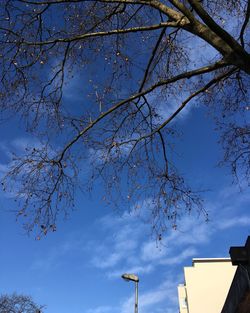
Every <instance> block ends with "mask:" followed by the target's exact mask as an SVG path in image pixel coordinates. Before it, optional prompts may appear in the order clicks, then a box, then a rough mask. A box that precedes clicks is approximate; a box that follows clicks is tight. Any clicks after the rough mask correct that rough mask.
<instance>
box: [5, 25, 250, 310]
mask: <svg viewBox="0 0 250 313" xmlns="http://www.w3.org/2000/svg"><path fill="white" fill-rule="evenodd" d="M231 24H233V23H232V22H231ZM132 38H133V37H132ZM185 38H186V37H185ZM186 40H190V38H186ZM134 44H135V43H134ZM203 44H204V43H203ZM203 44H202V46H201V42H200V41H199V40H198V41H195V40H194V39H193V40H192V41H189V45H190V46H188V50H187V51H188V52H189V53H190V55H189V57H190V60H191V63H190V64H189V68H193V67H194V66H195V67H196V66H199V65H200V64H199V63H200V62H201V61H202V62H201V63H202V64H203V63H204V62H205V63H206V61H207V60H209V59H213V58H214V56H215V55H214V50H213V49H211V48H207V46H205V47H203ZM137 45H138V46H139V45H140V43H139V41H138V43H137ZM194 47H195V48H196V49H193V48H194ZM134 48H135V49H136V47H134ZM198 49H200V51H199V53H201V57H200V58H198V57H197V55H196V51H197V50H198ZM125 50H126V47H125ZM127 50H128V49H127ZM126 52H128V55H129V52H130V51H126ZM133 52H134V50H133V49H131V54H132V53H133ZM144 53H145V52H144V51H141V55H140V54H139V60H141V59H143V57H144ZM132 55H133V54H132ZM94 57H95V62H94V65H92V67H91V66H89V67H90V68H91V71H92V72H90V69H89V67H88V65H86V66H85V65H84V70H83V69H82V68H81V70H82V72H81V74H82V75H81V74H77V73H73V74H75V77H74V78H73V79H71V80H70V81H69V82H68V85H66V86H65V89H64V91H65V94H64V100H65V104H66V105H65V108H66V109H68V110H71V111H70V112H72V111H76V112H77V113H79V112H78V110H79V107H80V108H81V110H85V108H86V107H91V106H94V105H93V103H91V102H90V101H88V100H87V99H88V98H87V94H88V93H90V92H93V90H94V87H93V85H94V83H95V81H94V82H93V81H92V82H91V81H90V80H89V79H88V78H89V77H90V76H91V78H93V80H95V79H96V80H97V82H98V80H103V81H105V80H106V78H107V77H106V76H105V75H99V72H98V71H97V70H100V72H105V73H106V74H107V73H109V72H110V71H111V72H112V68H111V69H108V68H109V63H107V65H105V66H104V65H103V64H104V63H105V62H104V63H103V60H102V59H105V56H104V55H102V54H99V55H95V56H94ZM50 61H51V63H52V61H54V60H53V59H51V60H50ZM107 62H108V61H107ZM99 63H100V64H101V65H102V66H101V67H100V69H99ZM39 66H40V65H39ZM42 66H43V65H42ZM77 66H78V65H75V67H77ZM86 68H87V69H86ZM77 69H78V68H76V70H77ZM47 70H48V68H47ZM74 70H75V68H74ZM136 71H137V70H135V72H134V73H133V74H135V77H137V75H138V73H137V72H136ZM48 72H49V70H48ZM83 72H84V73H83ZM98 75H99V76H98ZM83 76H84V77H83ZM124 85H126V88H125V87H124ZM118 86H122V88H124V89H121V90H120V89H117V90H116V91H117V95H114V97H117V98H119V97H120V98H122V97H123V96H124V95H126V94H127V93H129V91H130V90H129V89H133V88H134V86H135V85H134V83H133V80H132V79H131V80H130V81H128V82H126V84H124V81H123V80H122V82H121V83H118ZM116 91H115V92H116ZM182 91H183V90H182ZM186 92H187V91H186ZM177 93H178V92H177ZM112 96H113V95H112ZM151 96H152V97H155V98H156V99H155V100H156V103H157V108H158V110H159V112H158V113H159V114H160V115H161V116H162V117H163V118H164V117H166V116H168V115H169V113H171V112H172V110H174V109H175V105H176V103H177V100H180V99H177V100H172V98H171V101H169V102H166V101H165V102H163V101H162V99H161V97H159V95H157V94H154V95H151ZM178 96H180V97H181V98H185V94H183V93H181V94H178V95H177V96H176V97H177V98H178ZM161 101H162V102H161ZM82 103H83V104H84V105H85V106H84V105H82ZM86 103H87V104H86ZM95 104H96V103H95ZM166 104H167V108H166ZM216 105H217V103H216ZM169 107H170V109H169ZM95 108H96V106H95ZM97 111H98V110H97ZM80 113H81V112H80ZM97 113H99V111H98V112H97ZM174 123H175V126H177V128H178V129H179V130H180V131H181V133H182V136H181V137H180V138H178V140H176V141H175V142H174V145H175V154H172V155H170V159H174V161H175V164H176V165H177V166H178V169H180V171H181V172H182V173H183V174H184V175H185V177H186V178H187V180H188V182H189V183H191V185H192V186H194V187H195V188H197V189H199V190H204V192H203V193H202V195H203V198H204V206H205V208H206V210H207V212H208V214H209V222H205V220H204V217H203V216H202V215H200V214H199V213H197V212H193V213H192V214H191V215H184V216H183V218H182V219H181V220H180V221H178V227H177V229H176V230H174V229H169V231H168V232H167V233H166V234H165V236H164V238H163V240H162V241H161V242H160V243H159V242H156V241H155V237H154V236H153V235H152V232H151V227H150V225H149V224H147V223H145V222H144V220H145V215H147V213H148V210H149V203H150V199H147V198H146V199H144V202H143V203H142V207H141V210H140V211H136V212H133V206H134V203H131V208H130V211H129V212H128V211H124V210H123V209H122V208H121V210H119V211H114V210H112V208H110V207H107V206H106V205H105V204H104V202H103V201H102V196H103V189H102V187H101V186H99V185H96V186H95V189H94V191H93V193H92V195H88V194H81V193H77V194H76V199H75V200H76V203H75V210H74V211H73V212H71V214H70V215H69V217H68V219H66V220H63V219H62V218H61V219H60V220H59V222H58V225H57V231H56V232H53V233H49V234H48V235H47V236H45V237H43V238H41V240H36V235H35V234H34V233H30V234H29V235H27V234H26V233H25V231H24V230H23V228H22V222H21V221H16V219H15V214H14V212H13V211H14V210H15V209H16V203H15V202H14V201H13V199H12V198H11V194H9V193H4V192H3V191H1V192H0V245H1V258H0V264H1V266H0V293H8V294H10V293H13V292H17V293H22V294H27V295H30V296H31V297H32V298H33V299H34V300H35V301H36V302H37V303H39V304H45V305H46V310H45V312H46V313H131V312H133V302H134V286H133V284H132V283H126V282H124V281H123V280H122V279H121V275H122V274H123V273H125V272H132V273H135V274H137V275H139V278H140V283H139V312H140V313H177V312H178V303H177V286H178V284H179V283H183V267H184V266H191V264H192V258H206V257H228V256H229V255H228V250H229V248H230V246H233V245H241V246H242V245H244V243H245V240H246V238H247V236H248V234H249V231H250V214H249V203H250V194H249V192H248V190H247V188H243V189H242V190H240V188H239V186H236V185H233V184H232V177H231V175H230V170H229V169H228V168H219V167H218V166H217V165H216V164H217V163H218V160H219V159H220V158H221V156H222V151H221V148H220V146H219V145H218V136H217V134H216V133H215V131H214V127H215V126H214V123H213V122H212V120H211V118H210V117H209V115H208V112H207V109H206V108H205V107H202V106H201V104H200V103H199V102H198V101H197V103H196V104H194V103H191V104H190V105H188V107H187V108H186V109H185V110H184V111H183V112H182V113H181V114H180V115H179V116H178V117H177V119H176V121H175V122H174ZM0 131H1V134H2V136H1V138H0V174H1V175H3V174H4V172H5V171H6V168H7V166H8V163H9V162H11V152H15V153H18V154H20V153H22V152H23V150H24V148H25V147H26V146H27V145H28V146H30V147H34V146H37V145H38V142H37V140H35V139H34V138H33V137H32V136H31V135H29V134H27V133H26V132H25V131H24V128H23V125H22V120H21V121H20V120H19V118H18V117H17V116H16V117H15V118H12V119H11V120H9V121H7V122H5V123H2V124H0ZM70 135H71V134H69V133H68V134H67V136H70ZM55 136H57V134H56V135H54V137H55ZM55 139H56V140H58V141H59V142H58V144H59V145H60V144H61V143H62V142H64V139H65V138H62V137H60V138H59V139H58V138H53V139H52V142H53V140H54V141H55ZM63 144H64V143H63ZM95 153H96V151H95ZM96 155H97V154H95V155H93V153H89V158H95V157H96ZM90 161H91V160H90ZM83 173H84V174H85V172H84V171H83ZM241 187H244V182H242V186H241ZM205 190H206V191H205Z"/></svg>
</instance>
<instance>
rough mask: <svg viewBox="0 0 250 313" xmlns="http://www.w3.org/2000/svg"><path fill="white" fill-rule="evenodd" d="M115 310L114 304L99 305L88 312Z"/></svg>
mask: <svg viewBox="0 0 250 313" xmlns="http://www.w3.org/2000/svg"><path fill="white" fill-rule="evenodd" d="M113 310H114V308H113V307H112V306H98V307H97V308H94V309H89V310H87V313H108V312H113Z"/></svg>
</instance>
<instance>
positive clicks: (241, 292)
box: [221, 237, 250, 313]
mask: <svg viewBox="0 0 250 313" xmlns="http://www.w3.org/2000/svg"><path fill="white" fill-rule="evenodd" d="M229 253H230V256H231V260H232V264H233V265H235V267H236V266H237V270H236V273H235V275H234V279H233V281H232V284H231V287H230V289H229V292H228V295H227V298H226V301H225V304H224V306H223V309H222V311H221V313H249V312H250V237H248V238H247V241H246V243H245V246H243V247H231V248H230V250H229Z"/></svg>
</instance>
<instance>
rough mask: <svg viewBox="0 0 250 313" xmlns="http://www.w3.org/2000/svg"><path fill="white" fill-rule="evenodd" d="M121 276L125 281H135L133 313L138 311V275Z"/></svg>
mask: <svg viewBox="0 0 250 313" xmlns="http://www.w3.org/2000/svg"><path fill="white" fill-rule="evenodd" d="M122 278H123V279H124V280H126V281H133V282H134V283H135V313H138V283H139V277H138V276H136V275H135V274H123V275H122Z"/></svg>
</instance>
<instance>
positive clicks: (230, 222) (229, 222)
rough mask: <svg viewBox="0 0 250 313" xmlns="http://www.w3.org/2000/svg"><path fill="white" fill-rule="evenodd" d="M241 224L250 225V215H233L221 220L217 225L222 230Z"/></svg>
mask: <svg viewBox="0 0 250 313" xmlns="http://www.w3.org/2000/svg"><path fill="white" fill-rule="evenodd" d="M241 226H250V217H249V216H239V217H232V218H229V219H224V220H221V221H219V222H218V223H217V227H218V228H219V229H222V230H224V229H228V228H232V227H241Z"/></svg>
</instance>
